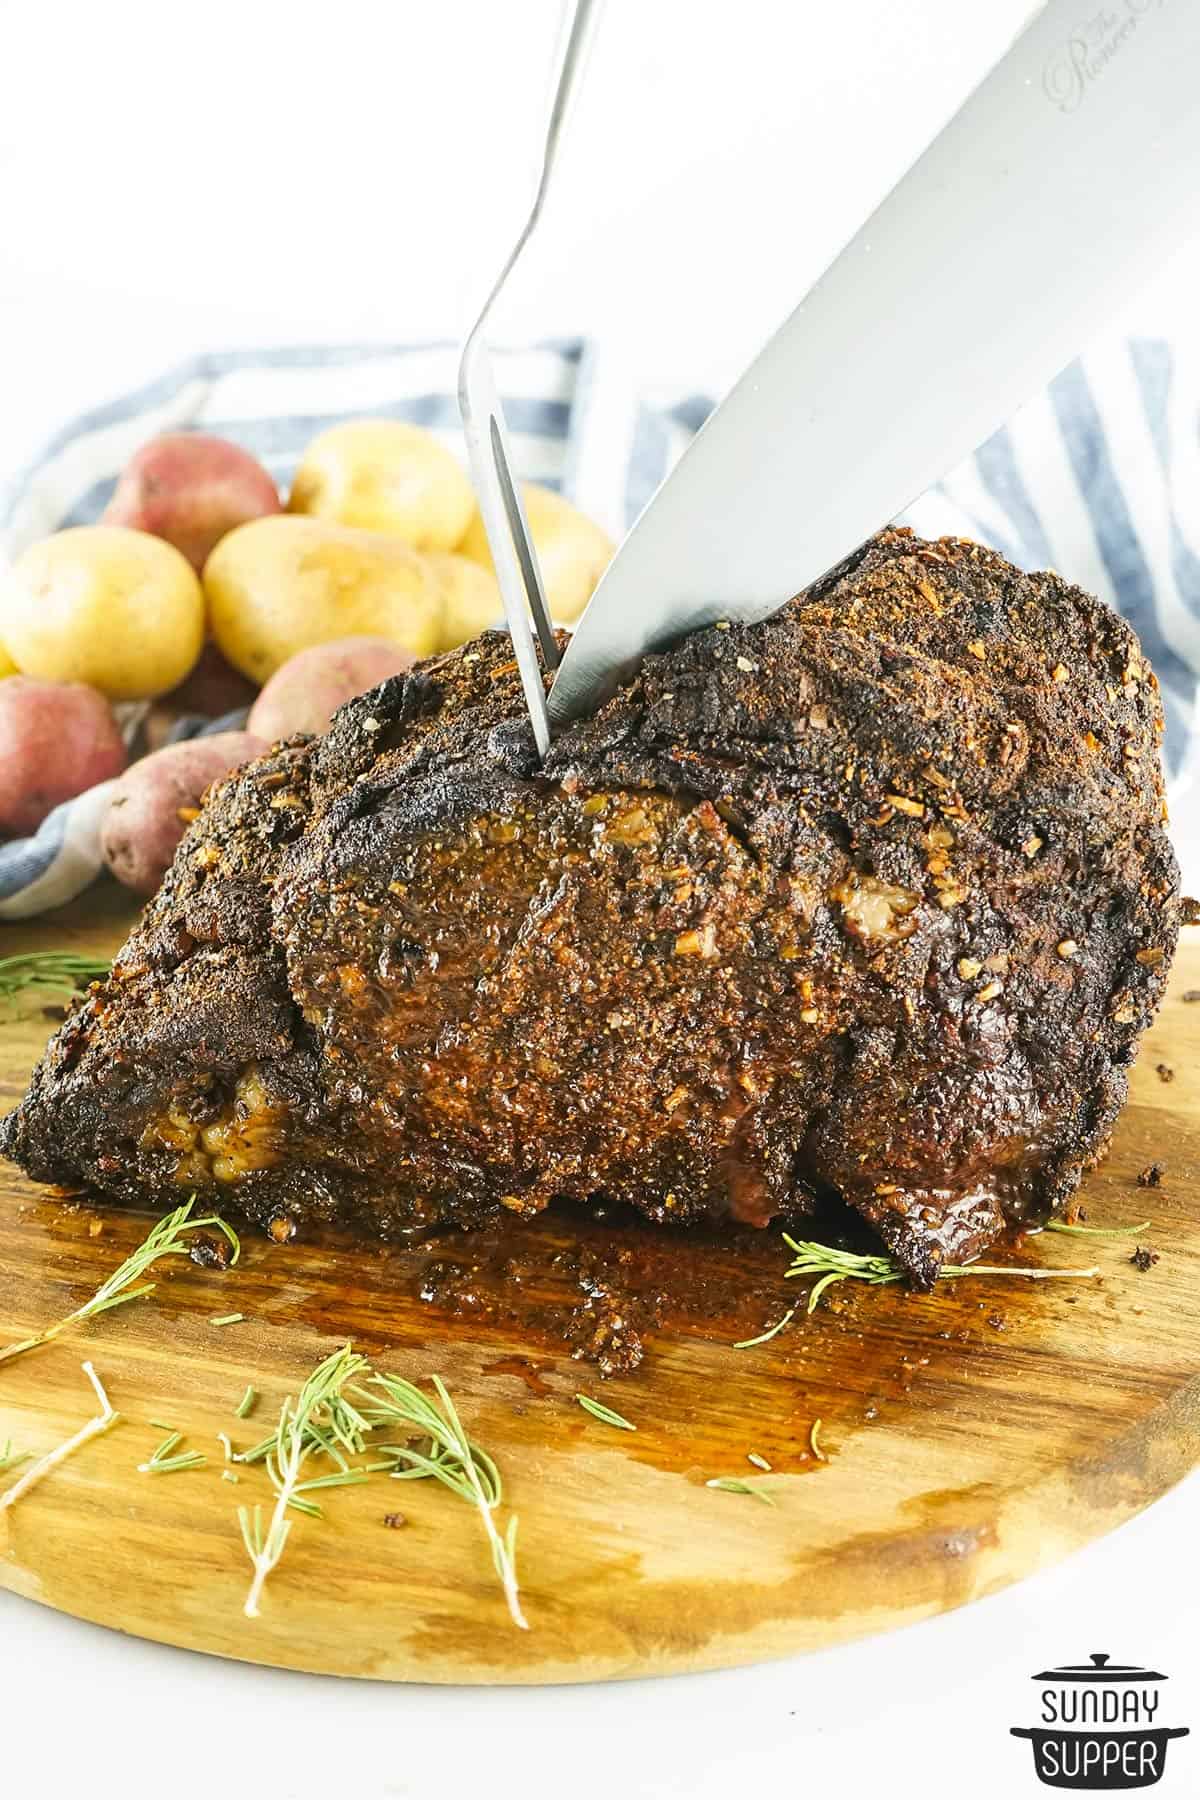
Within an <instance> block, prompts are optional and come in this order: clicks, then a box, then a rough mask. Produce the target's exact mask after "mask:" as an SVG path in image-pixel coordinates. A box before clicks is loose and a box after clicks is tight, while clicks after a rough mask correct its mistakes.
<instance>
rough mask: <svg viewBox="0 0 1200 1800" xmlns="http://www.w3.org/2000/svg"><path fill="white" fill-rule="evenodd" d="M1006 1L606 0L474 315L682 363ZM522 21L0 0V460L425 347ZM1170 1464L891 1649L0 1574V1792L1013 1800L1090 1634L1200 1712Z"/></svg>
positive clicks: (1095, 1643) (811, 270) (482, 276)
mask: <svg viewBox="0 0 1200 1800" xmlns="http://www.w3.org/2000/svg"><path fill="white" fill-rule="evenodd" d="M1027 10H1028V8H1027V5H1026V0H990V4H989V5H987V6H986V7H985V6H983V5H981V4H978V3H977V0H910V4H907V5H906V4H903V3H902V0H824V4H821V3H820V0H817V3H811V0H810V3H809V4H801V3H800V0H737V3H736V4H725V5H717V4H713V3H711V0H690V3H689V0H610V4H609V9H608V15H607V17H606V19H605V21H604V24H603V26H602V31H601V35H600V38H599V41H598V45H597V50H596V55H595V58H594V62H593V66H592V70H591V73H590V77H589V84H588V89H587V92H586V93H585V96H584V99H583V102H582V105H581V108H580V111H579V114H578V117H577V120H576V123H575V125H574V127H573V131H572V136H571V138H570V141H569V143H568V147H567V152H566V158H565V162H564V166H563V170H562V179H561V183H560V186H559V189H558V194H557V198H556V200H555V202H554V204H553V206H552V209H551V212H550V214H549V217H548V220H547V225H546V228H545V233H544V237H543V239H542V241H541V243H540V244H539V246H538V247H537V249H536V251H535V254H534V256H533V257H532V258H531V260H530V262H529V264H528V266H527V267H526V269H525V271H524V273H523V275H522V277H521V281H520V286H519V288H518V290H517V291H516V292H515V293H514V294H513V295H512V297H511V301H510V303H509V306H508V309H507V320H506V323H507V327H508V330H507V333H506V335H507V336H508V337H509V338H510V339H511V340H512V341H518V340H520V339H523V338H526V337H530V336H537V335H541V334H546V333H563V332H575V331H578V330H587V331H594V332H596V333H598V334H600V335H601V336H602V337H604V339H605V340H606V341H607V342H608V343H609V344H610V345H616V346H618V347H619V348H620V350H621V351H622V352H623V354H624V355H625V357H626V358H627V359H628V361H629V362H630V364H631V365H632V367H633V369H634V372H635V373H636V374H637V375H638V376H639V377H640V378H641V379H643V380H645V381H647V382H651V383H653V382H657V381H667V380H669V381H672V382H676V381H678V382H685V383H690V384H694V385H695V386H696V387H697V388H708V389H712V388H714V387H719V386H720V385H721V384H722V383H724V382H726V381H728V380H729V379H730V378H731V377H732V376H733V375H735V374H736V373H737V372H738V370H739V369H740V367H741V366H742V365H743V364H744V362H745V361H746V360H747V359H748V357H749V356H750V355H751V354H752V352H753V351H754V350H755V349H756V348H757V346H758V344H759V342H760V341H761V340H762V338H763V337H764V336H765V335H766V334H767V332H768V331H769V330H771V329H773V327H774V326H775V325H776V324H777V323H778V322H779V320H780V319H781V318H782V317H783V316H784V314H785V313H786V312H787V311H788V310H789V309H790V308H791V306H792V305H793V304H794V303H795V302H796V300H797V299H798V298H799V296H800V295H801V294H802V292H803V291H804V289H805V288H806V286H807V285H808V284H809V282H810V281H811V280H812V278H813V277H814V276H815V275H817V274H818V273H819V272H820V270H821V269H822V268H823V267H824V265H825V264H826V263H827V262H828V261H829V260H830V258H831V256H832V255H833V254H834V252H835V251H836V250H837V249H838V248H839V246H840V244H841V243H842V242H843V241H844V240H845V239H846V238H847V237H848V236H849V235H850V234H851V233H852V231H853V230H854V229H855V228H856V226H857V224H858V223H859V222H860V221H861V219H862V217H863V216H864V215H865V214H866V212H867V211H868V210H869V209H870V208H871V207H872V206H873V205H874V204H875V202H876V201H877V200H879V199H880V198H881V197H882V195H883V194H884V193H885V192H886V190H887V189H888V188H889V187H890V186H891V185H892V183H893V182H894V180H895V179H896V177H897V175H898V174H899V173H900V172H901V171H902V169H903V168H904V167H905V165H906V164H907V163H908V162H909V161H911V159H912V158H913V157H914V156H915V154H916V153H917V152H918V151H919V150H920V149H921V148H922V147H923V145H924V144H925V142H926V141H927V140H928V139H929V138H930V137H931V136H932V135H933V134H934V133H935V132H936V130H937V129H938V128H939V126H940V125H941V124H942V123H943V122H944V120H945V119H946V118H947V117H948V116H949V114H950V113H951V112H952V111H953V110H954V109H955V107H956V106H957V105H958V104H959V103H960V102H961V100H962V99H963V98H964V96H965V94H966V93H967V91H968V90H969V88H970V87H971V86H972V85H973V83H974V82H975V81H976V80H977V79H979V77H980V76H981V75H982V74H983V73H984V72H985V71H986V68H987V67H988V65H989V64H990V62H991V61H993V60H994V59H995V57H996V56H997V55H998V54H999V53H1000V51H1001V50H1002V49H1003V47H1004V46H1005V44H1006V42H1007V41H1008V39H1009V38H1010V37H1011V35H1012V33H1013V31H1014V30H1015V29H1016V28H1017V26H1018V25H1019V23H1020V21H1021V19H1022V18H1023V17H1024V15H1025V13H1026V11H1027ZM1081 10H1082V11H1084V12H1086V11H1088V10H1089V4H1087V3H1085V4H1083V5H1082V7H1081ZM1091 10H1094V6H1092V7H1091ZM556 17H557V9H556V5H555V3H554V0H490V3H489V0H477V3H474V4H472V3H470V0H421V3H418V0H376V3H367V0H338V3H337V4H333V5H321V6H317V5H313V4H307V3H305V0H292V3H291V4H288V5H282V4H274V3H272V0H240V3H238V4H233V3H231V0H206V4H204V5H203V6H184V5H182V4H180V3H179V0H174V3H170V0H168V3H166V4H164V0H153V3H152V4H151V3H147V4H142V3H141V0H108V3H107V4H104V5H97V4H94V3H93V0H87V3H86V4H84V3H80V4H78V5H76V4H69V3H68V0H0V81H2V83H3V90H2V93H0V219H2V221H3V231H2V233H0V325H2V327H3V329H2V330H0V476H3V474H4V473H6V472H7V471H8V470H10V469H12V468H14V467H15V466H16V465H18V464H19V463H21V462H22V461H24V460H25V458H26V457H27V456H28V455H29V454H30V453H31V452H32V450H33V449H34V448H36V445H37V443H38V441H39V440H40V439H41V437H42V436H44V435H45V434H46V433H47V432H48V431H50V430H51V429H53V428H54V426H55V425H56V424H57V423H58V422H59V421H60V420H61V419H62V418H64V417H66V416H69V415H70V414H72V413H74V412H76V411H78V410H79V409H80V408H82V407H84V406H86V405H90V404H92V403H95V402H97V401H100V400H103V399H105V398H107V397H109V396H110V395H111V394H113V393H114V392H116V391H118V390H120V389H121V388H123V387H125V386H128V385H131V384H134V383H137V382H139V381H141V380H144V379H146V378H147V377H149V376H151V375H153V374H155V373H156V372H157V371H158V370H159V369H160V368H161V367H163V366H164V365H166V364H169V363H170V362H172V361H173V360H175V359H177V358H179V357H181V356H184V355H187V354H189V353H190V352H192V351H194V350H197V349H206V348H217V347H227V346H231V345H245V344H253V343H272V342H274V343H279V342H293V343H296V342H307V341H331V340H337V341H350V340H356V339H365V338H376V339H386V340H394V341H405V340H412V339H416V338H421V337H425V336H432V337H441V338H445V337H456V336H458V335H459V334H460V333H461V332H462V330H463V328H464V326H465V325H466V324H467V323H469V318H470V315H471V312H472V309H473V308H474V307H475V306H476V305H477V304H478V302H479V299H480V298H481V294H482V291H483V289H484V287H485V286H486V284H487V282H488V280H489V279H490V277H491V275H492V273H493V272H494V269H495V267H496V266H497V265H498V263H499V261H500V260H501V257H502V254H503V252H504V250H505V248H506V247H507V244H508V242H509V240H510V238H511V236H512V233H513V229H514V227H515V225H516V223H517V222H518V219H519V216H520V214H521V210H522V206H523V204H524V201H525V198H526V194H527V183H528V179H529V175H530V172H531V168H532V165H533V156H534V149H535V145H536V141H537V138H538V133H539V130H540V120H541V109H542V103H543V96H544V84H545V78H546V73H547V69H548V66H549V62H550V53H551V48H552V44H553V41H554V34H555V28H556ZM948 251H949V252H950V253H952V251H953V246H952V244H949V245H948ZM1195 264H1196V258H1195V254H1194V252H1189V253H1187V254H1185V255H1183V256H1181V258H1180V259H1179V261H1178V262H1177V264H1176V266H1175V267H1174V268H1173V269H1172V270H1169V271H1165V272H1150V271H1148V272H1147V275H1148V281H1149V282H1150V285H1149V286H1148V288H1147V291H1146V293H1145V294H1144V295H1143V296H1142V297H1141V298H1140V299H1139V301H1138V303H1137V306H1136V307H1135V308H1134V309H1132V312H1133V319H1132V322H1134V323H1136V325H1137V326H1138V327H1139V328H1145V329H1157V328H1159V327H1160V326H1163V325H1173V326H1174V327H1175V328H1177V329H1179V328H1183V329H1192V330H1194V329H1195V328H1194V327H1193V326H1192V325H1191V323H1190V321H1191V320H1192V319H1194V317H1195V315H1196V294H1197V290H1198V288H1200V282H1198V281H1197V279H1196V275H1195ZM1198 1493H1200V1488H1198V1487H1197V1485H1196V1483H1195V1482H1194V1481H1193V1482H1191V1483H1189V1484H1186V1485H1185V1487H1184V1488H1183V1489H1182V1490H1179V1491H1177V1492H1176V1493H1175V1494H1174V1495H1173V1496H1171V1497H1170V1498H1169V1499H1168V1500H1166V1501H1165V1502H1163V1503H1162V1504H1160V1505H1159V1506H1158V1507H1156V1508H1154V1509H1153V1510H1152V1512H1151V1513H1150V1514H1148V1515H1146V1516H1144V1517H1143V1518H1142V1519H1141V1520H1139V1521H1136V1522H1135V1523H1134V1524H1132V1525H1131V1526H1129V1527H1127V1528H1126V1529H1125V1530H1123V1531H1122V1532H1119V1533H1117V1534H1116V1535H1115V1536H1114V1537H1113V1538H1111V1539H1110V1540H1108V1541H1107V1542H1106V1543H1104V1544H1101V1545H1098V1546H1095V1547H1093V1548H1092V1549H1090V1550H1089V1551H1087V1552H1084V1553H1083V1554H1081V1555H1080V1556H1078V1557H1076V1558H1075V1559H1074V1560H1073V1561H1072V1562H1070V1563H1069V1564H1067V1565H1065V1566H1064V1567H1062V1568H1061V1569H1059V1570H1057V1571H1054V1572H1052V1573H1050V1574H1049V1575H1046V1576H1042V1577H1040V1578H1038V1579H1036V1580H1033V1581H1030V1582H1028V1583H1026V1584H1024V1585H1023V1586H1022V1587H1020V1588H1019V1589H1017V1590H1014V1591H1012V1592H1010V1593H1008V1594H1005V1595H1002V1596H999V1597H997V1598H995V1599H993V1600H991V1601H988V1602H985V1603H983V1604H981V1605H979V1606H976V1607H974V1608H972V1609H969V1610H968V1611H967V1612H965V1613H960V1614H957V1615H954V1616H952V1617H950V1618H947V1619H943V1620H937V1621H934V1622H931V1623H930V1624H928V1625H925V1626H921V1627H919V1628H916V1629H914V1630H911V1631H909V1632H907V1633H904V1634H902V1635H900V1636H895V1637H891V1638H883V1639H879V1640H875V1641H874V1642H871V1643H868V1644H865V1645H861V1646H855V1647H851V1648H848V1649H846V1650H843V1651H839V1652H837V1653H832V1654H827V1655H824V1656H820V1657H814V1658H809V1659H806V1660H804V1661H796V1662H792V1663H789V1664H782V1665H774V1666H772V1667H768V1668H763V1669H757V1670H746V1671H739V1672H734V1673H730V1674H726V1675H717V1676H704V1677H691V1678H683V1679H679V1680H675V1681H671V1682H658V1683H641V1684H625V1685H622V1686H618V1687H611V1688H606V1689H573V1690H571V1689H557V1690H549V1691H546V1690H543V1691H539V1692H528V1693H527V1692H520V1691H514V1690H500V1691H493V1692H471V1691H467V1690H444V1691H436V1690H430V1689H413V1688H409V1689H404V1688H384V1687H373V1686H366V1685H360V1684H351V1683H342V1684H339V1683H334V1682H332V1681H318V1680H312V1679H307V1678H300V1677H293V1676H282V1675H275V1674H270V1673H267V1672H266V1671H256V1670H253V1669H250V1668H246V1667H242V1666H240V1665H233V1664H225V1663H219V1662H213V1661H207V1660H205V1659H202V1658H197V1657H190V1656H187V1655H184V1654H182V1653H177V1652H172V1651H167V1650H164V1649H160V1648H158V1647H154V1646H147V1645H141V1644H138V1643H135V1642H133V1641H130V1640H127V1639H124V1638H121V1637H118V1636H116V1635H114V1634H111V1633H105V1632H101V1631H99V1630H96V1629H93V1628H90V1627H85V1626H82V1625H78V1624H76V1623H74V1622H72V1621H68V1620H64V1619H60V1618H58V1617H56V1616H54V1615H52V1614H50V1613H47V1612H44V1611H42V1610H41V1609H39V1608H36V1607H33V1606H30V1605H26V1604H24V1603H21V1602H18V1601H16V1600H13V1599H12V1598H10V1597H8V1596H5V1595H0V1780H2V1781H3V1787H4V1791H5V1792H8V1791H11V1792H13V1793H14V1794H15V1793H18V1792H23V1793H51V1792H53V1793H57V1792H67V1791H69V1790H71V1789H76V1790H83V1789H86V1790H87V1791H90V1792H92V1793H98V1794H101V1795H107V1794H109V1793H118V1792H119V1793H121V1794H124V1795H126V1796H131V1797H135V1800H140V1796H142V1795H149V1794H151V1793H153V1794H156V1795H157V1794H161V1793H171V1794H174V1795H180V1796H185V1795H191V1794H193V1793H197V1794H199V1793H201V1792H203V1793H206V1794H211V1793H214V1792H223V1793H229V1794H232V1795H238V1796H240V1795H242V1794H250V1793H262V1794H269V1795H271V1796H272V1797H278V1800H286V1797H290V1796H302V1797H303V1800H308V1796H310V1795H316V1794H318V1793H320V1794H326V1793H329V1792H331V1791H334V1792H336V1791H340V1789H341V1788H343V1787H344V1788H345V1789H346V1790H347V1791H353V1792H355V1793H356V1794H360V1795H363V1796H366V1797H368V1800H372V1797H373V1796H376V1795H384V1794H388V1795H391V1794H397V1795H399V1794H404V1795H409V1794H412V1795H422V1796H423V1795H427V1794H430V1793H432V1792H434V1791H437V1792H439V1793H446V1794H452V1795H454V1796H455V1797H456V1800H457V1796H459V1795H465V1794H466V1792H467V1791H468V1789H479V1790H483V1789H485V1788H486V1789H488V1790H490V1791H491V1792H493V1793H496V1794H502V1795H508V1794H514V1795H516V1794H520V1795H534V1796H536V1795H541V1794H551V1793H554V1794H557V1793H560V1792H569V1793H570V1794H571V1795H572V1796H576V1795H578V1796H587V1795H591V1794H600V1793H606V1794H610V1793H613V1792H617V1791H619V1792H623V1793H625V1794H629V1795H642V1794H647V1795H650V1794H654V1795H658V1794H664V1795H667V1794H671V1795H673V1794H679V1795H687V1796H690V1797H697V1800H698V1797H701V1796H709V1795H713V1796H716V1795H718V1794H719V1795H722V1796H726V1795H728V1794H729V1793H730V1792H731V1791H733V1790H734V1789H735V1787H736V1790H737V1791H738V1792H747V1791H749V1790H750V1789H751V1788H753V1787H755V1786H758V1787H761V1788H764V1789H767V1788H769V1790H770V1791H771V1792H772V1793H773V1794H776V1793H777V1794H785V1793H790V1792H792V1791H796V1792H800V1791H807V1790H812V1791H817V1790H823V1791H824V1792H826V1793H830V1792H837V1793H843V1792H846V1791H847V1790H848V1791H849V1792H850V1793H852V1794H858V1793H866V1792H867V1791H870V1790H872V1789H874V1788H876V1787H878V1786H880V1785H882V1784H883V1783H885V1782H887V1783H889V1784H892V1785H895V1784H896V1783H897V1782H898V1783H899V1784H900V1789H901V1791H902V1792H904V1791H907V1790H908V1789H909V1788H911V1789H913V1790H915V1789H916V1788H917V1787H918V1785H919V1787H920V1789H921V1791H922V1793H923V1794H924V1795H927V1796H928V1797H929V1800H941V1797H942V1796H943V1795H944V1796H950V1795H952V1794H953V1795H956V1796H957V1795H960V1794H963V1793H969V1794H971V1795H973V1796H975V1797H976V1800H993V1797H995V1800H1000V1797H1001V1796H1004V1800H1009V1797H1010V1796H1014V1795H1016V1796H1019V1795H1024V1794H1033V1793H1036V1792H1040V1791H1043V1790H1039V1789H1037V1788H1036V1786H1035V1784H1034V1782H1033V1779H1032V1774H1031V1771H1030V1753H1029V1748H1028V1745H1026V1744H1023V1743H1019V1742H1017V1741H1016V1740H1014V1739H1011V1738H1009V1737H1008V1735H1007V1727H1008V1725H1009V1724H1012V1723H1018V1722H1027V1721H1028V1720H1029V1719H1030V1716H1031V1711H1030V1708H1031V1695H1032V1692H1033V1690H1032V1688H1031V1685H1030V1683H1029V1680H1028V1676H1029V1675H1030V1673H1032V1672H1033V1671H1034V1670H1036V1669H1038V1668H1042V1667H1045V1666H1048V1665H1051V1664H1054V1663H1058V1662H1062V1661H1078V1660H1081V1659H1082V1658H1083V1657H1085V1656H1086V1654H1087V1653H1088V1652H1089V1651H1090V1650H1092V1649H1107V1650H1109V1651H1110V1652H1111V1653H1112V1654H1113V1655H1114V1658H1115V1659H1116V1660H1122V1661H1135V1662H1142V1663H1149V1664H1152V1665H1154V1666H1156V1667H1158V1668H1162V1669H1166V1670H1168V1671H1170V1672H1171V1673H1172V1674H1173V1676H1174V1677H1175V1679H1174V1680H1173V1681H1172V1683H1171V1688H1170V1690H1169V1691H1170V1701H1171V1705H1170V1715H1171V1719H1172V1721H1174V1722H1185V1723H1186V1722H1188V1721H1189V1720H1191V1721H1193V1722H1194V1724H1195V1726H1196V1728H1197V1731H1198V1732H1200V1681H1198V1679H1197V1678H1198V1677H1200V1654H1198V1652H1197V1648H1196V1637H1195V1624H1194V1617H1195V1615H1194V1610H1193V1600H1194V1591H1195V1590H1194V1579H1193V1575H1192V1571H1193V1569H1194V1553H1193V1545H1194V1512H1195V1507H1196V1499H1197V1495H1198ZM29 1503H30V1504H36V1501H35V1500H31V1501H30V1502H29ZM153 1579H154V1572H153V1570H147V1580H148V1581H152V1580H153ZM1169 1767H1170V1769H1171V1771H1172V1772H1171V1773H1170V1774H1169V1775H1168V1777H1167V1779H1166V1780H1165V1781H1164V1782H1163V1784H1162V1786H1161V1787H1160V1788H1159V1789H1158V1792H1159V1793H1161V1794H1163V1795H1164V1797H1168V1796H1173V1795H1183V1794H1195V1793H1196V1792H1197V1791H1198V1790H1200V1742H1197V1741H1196V1740H1185V1741H1183V1742H1182V1743H1180V1744H1177V1745H1175V1746H1174V1749H1173V1752H1172V1758H1171V1762H1170V1765H1169Z"/></svg>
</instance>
